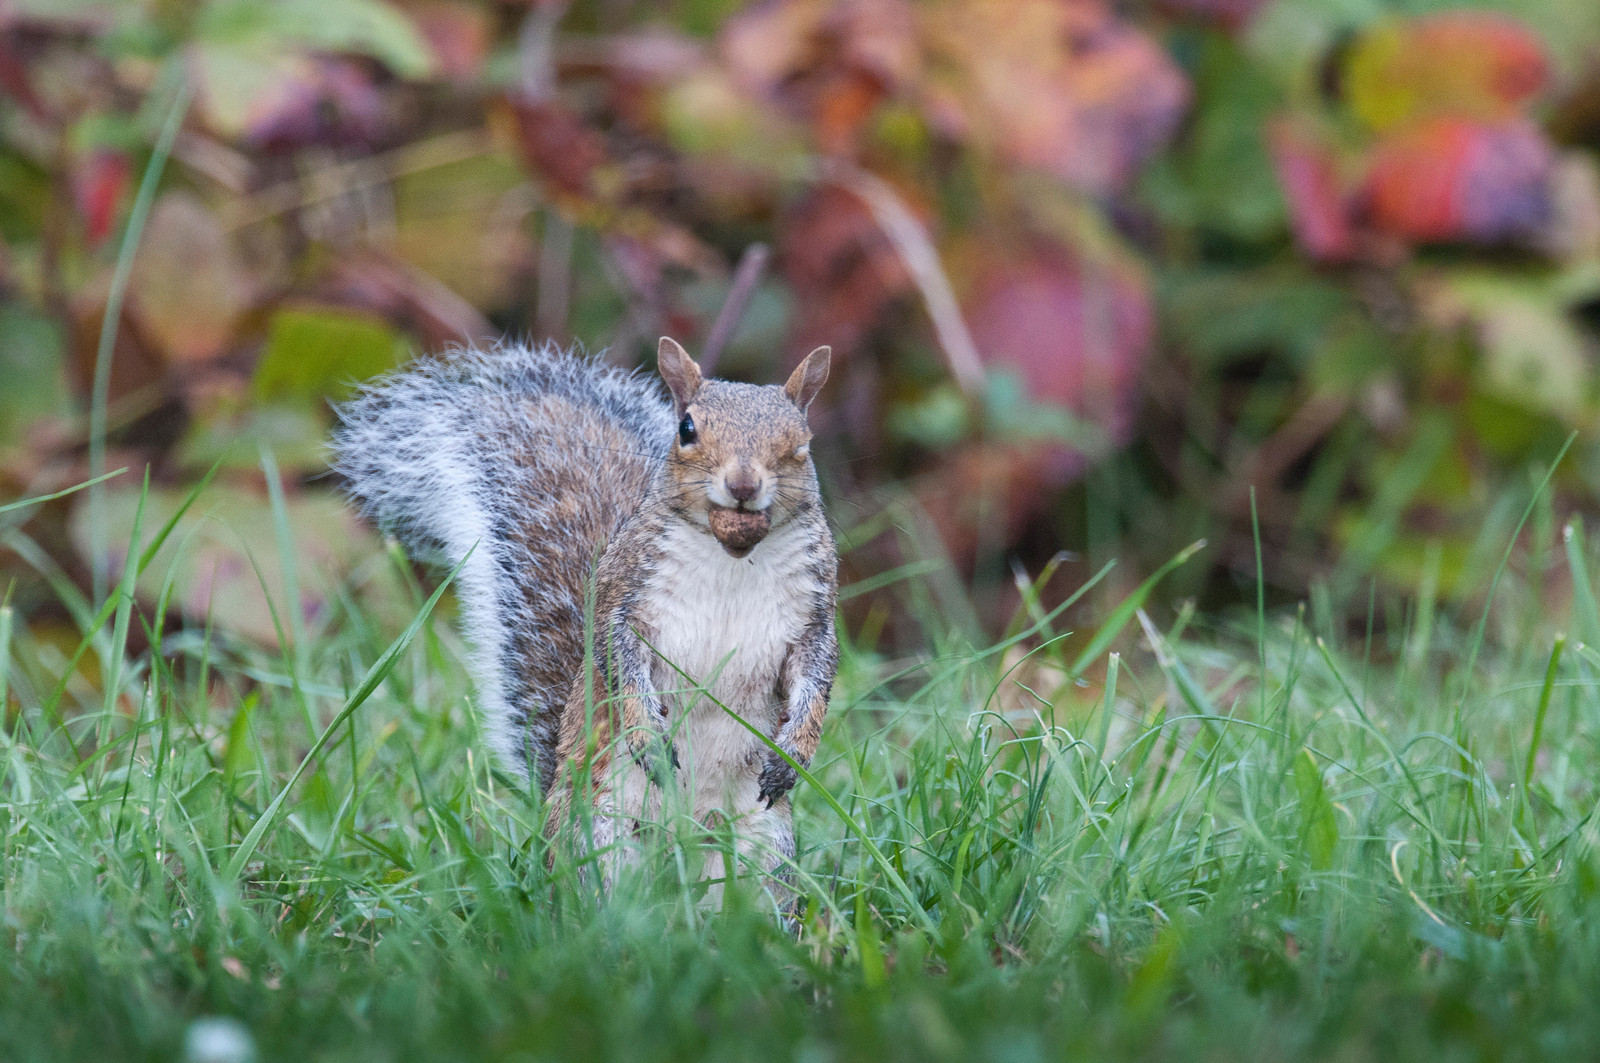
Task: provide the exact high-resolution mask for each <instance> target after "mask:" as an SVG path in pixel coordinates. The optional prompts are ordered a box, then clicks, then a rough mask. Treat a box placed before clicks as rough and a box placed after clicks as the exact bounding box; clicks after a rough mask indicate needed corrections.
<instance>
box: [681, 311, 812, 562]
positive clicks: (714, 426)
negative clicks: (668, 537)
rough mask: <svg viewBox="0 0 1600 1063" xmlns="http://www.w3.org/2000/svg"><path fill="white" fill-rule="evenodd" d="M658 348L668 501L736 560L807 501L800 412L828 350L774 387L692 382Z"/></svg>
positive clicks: (692, 373) (806, 437) (807, 458)
mask: <svg viewBox="0 0 1600 1063" xmlns="http://www.w3.org/2000/svg"><path fill="white" fill-rule="evenodd" d="M658 351H659V361H660V365H661V376H662V378H663V379H664V380H666V382H667V387H668V389H669V390H671V392H672V398H673V405H674V408H675V410H676V412H677V416H678V430H677V436H676V438H675V439H674V440H673V443H672V452H671V454H670V455H669V457H668V461H667V488H668V497H669V504H670V505H671V506H672V508H673V509H674V510H675V511H676V512H677V513H678V514H679V515H680V516H682V517H684V518H685V519H686V520H689V521H690V522H692V523H694V524H697V525H699V526H700V527H703V528H706V529H707V530H708V531H710V533H711V534H712V535H714V536H716V539H717V541H718V542H719V543H721V544H722V548H723V549H724V550H726V551H727V552H728V553H729V554H731V555H733V556H734V557H744V556H745V555H746V554H748V553H749V552H750V551H751V550H754V549H755V547H756V544H757V543H759V542H761V540H762V539H764V538H766V537H767V534H768V533H769V532H771V531H772V529H773V528H775V527H779V526H781V525H782V524H784V523H785V522H786V521H788V520H789V519H790V518H791V517H793V516H794V515H795V513H796V512H798V511H799V510H800V509H802V508H804V507H805V506H807V505H809V504H811V502H812V501H813V500H814V499H815V497H816V489H817V488H816V469H815V468H814V467H813V466H812V464H811V429H810V427H809V426H808V425H807V423H806V408H807V407H808V406H810V405H811V400H812V399H814V398H815V397H816V395H817V392H818V391H820V390H821V389H822V385H823V383H824V382H825V381H826V380H827V378H828V360H829V349H828V348H827V347H819V348H817V349H816V350H815V351H812V352H811V354H810V355H809V356H807V358H806V360H805V361H804V362H802V363H801V364H800V367H799V368H798V369H796V370H795V371H794V374H793V375H792V376H791V377H790V378H789V381H788V383H786V384H784V385H783V386H782V387H776V386H773V387H759V386H757V385H755V384H733V383H728V382H726V381H721V380H702V379H701V377H700V367H699V366H697V365H696V364H695V363H694V361H693V360H691V359H690V358H689V356H688V354H687V353H685V351H684V350H683V348H682V347H680V346H679V345H678V344H677V342H675V341H674V340H671V339H668V338H666V337H662V339H661V344H660V347H659V348H658Z"/></svg>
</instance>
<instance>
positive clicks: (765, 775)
mask: <svg viewBox="0 0 1600 1063" xmlns="http://www.w3.org/2000/svg"><path fill="white" fill-rule="evenodd" d="M784 752H785V753H788V754H789V755H790V756H791V757H794V758H795V759H796V760H799V759H800V758H799V755H798V754H797V753H795V752H794V751H793V750H791V749H787V748H786V749H784ZM798 780H799V776H797V775H796V774H795V770H794V765H792V764H790V763H789V762H788V761H787V760H784V759H783V758H782V757H780V756H778V754H776V753H772V752H769V753H768V754H767V756H766V759H765V760H763V761H762V762H761V778H760V782H761V792H760V793H758V794H756V800H757V801H764V802H766V806H767V807H768V808H771V807H772V806H773V804H774V803H775V802H776V801H777V800H778V798H780V797H782V796H783V795H784V794H786V793H788V792H789V791H790V790H792V789H794V784H795V783H796V782H797V781H798Z"/></svg>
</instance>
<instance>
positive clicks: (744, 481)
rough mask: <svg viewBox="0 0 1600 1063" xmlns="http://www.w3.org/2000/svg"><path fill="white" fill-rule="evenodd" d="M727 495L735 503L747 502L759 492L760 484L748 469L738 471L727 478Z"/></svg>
mask: <svg viewBox="0 0 1600 1063" xmlns="http://www.w3.org/2000/svg"><path fill="white" fill-rule="evenodd" d="M727 483H728V494H730V495H732V496H733V497H734V499H735V500H736V501H739V502H749V501H750V500H751V499H753V498H755V497H756V495H757V494H758V493H759V492H760V490H761V484H760V482H759V481H758V480H757V479H756V478H755V475H754V474H753V473H751V472H750V470H748V469H740V470H739V471H738V472H735V473H734V474H732V475H731V476H729V477H728V481H727Z"/></svg>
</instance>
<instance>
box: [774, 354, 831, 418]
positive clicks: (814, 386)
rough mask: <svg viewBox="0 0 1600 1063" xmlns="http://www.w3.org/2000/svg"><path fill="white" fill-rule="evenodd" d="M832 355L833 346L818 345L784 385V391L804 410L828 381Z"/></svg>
mask: <svg viewBox="0 0 1600 1063" xmlns="http://www.w3.org/2000/svg"><path fill="white" fill-rule="evenodd" d="M832 357H833V348H832V347H818V348H817V349H816V350H814V351H812V352H811V353H810V354H808V355H806V360H805V361H803V362H801V363H800V364H799V365H798V366H796V367H795V371H794V372H793V373H791V374H789V382H788V383H787V384H785V385H783V393H784V394H785V395H787V396H789V398H790V399H792V400H794V404H795V405H796V406H798V407H800V408H801V409H802V410H804V409H805V408H806V407H807V406H810V405H811V400H812V399H814V398H816V397H817V392H819V391H821V390H822V385H824V384H826V383H827V382H828V363H829V361H830V360H831V359H832Z"/></svg>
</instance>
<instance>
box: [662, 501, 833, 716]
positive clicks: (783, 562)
mask: <svg viewBox="0 0 1600 1063" xmlns="http://www.w3.org/2000/svg"><path fill="white" fill-rule="evenodd" d="M788 531H789V529H786V528H779V529H778V530H777V531H775V532H774V533H773V534H772V535H771V536H770V537H769V538H768V539H767V540H765V541H764V542H762V543H761V544H760V545H758V546H757V547H756V548H755V550H754V551H753V552H751V554H750V555H749V556H748V557H745V558H742V559H740V558H733V557H729V556H728V554H727V553H726V552H724V551H723V549H722V547H721V546H719V545H718V544H717V542H716V540H715V539H713V538H711V536H709V535H707V534H705V533H703V532H700V531H696V530H695V529H693V528H689V527H687V526H684V525H676V524H675V525H674V526H673V527H672V528H671V530H669V531H668V533H667V541H666V542H665V543H664V544H663V546H664V549H663V551H662V554H663V559H662V561H661V563H660V564H659V565H658V566H657V568H656V571H655V573H654V576H653V577H652V579H651V580H650V592H649V598H650V601H649V603H648V606H647V613H648V619H649V621H650V626H651V628H652V629H653V630H654V633H655V638H656V642H655V646H656V650H657V651H658V653H659V654H660V656H661V658H662V659H663V661H664V662H668V663H667V664H666V666H665V668H664V672H665V675H663V676H660V677H659V680H667V677H676V676H677V673H676V671H675V670H674V669H673V668H672V666H673V665H675V666H676V667H677V668H679V669H682V670H683V671H684V672H686V673H688V674H689V675H690V676H692V677H693V678H694V680H695V681H697V682H700V683H704V684H706V685H707V686H708V687H709V689H711V690H712V691H713V692H714V693H716V694H717V696H718V697H719V698H721V699H722V700H724V701H725V702H726V701H728V699H729V698H732V699H734V700H736V701H738V702H739V703H740V705H741V706H744V707H748V708H751V709H754V708H755V707H756V706H754V705H750V704H749V702H750V701H751V700H752V698H753V697H759V698H761V699H762V700H770V697H771V692H772V687H773V685H774V684H775V683H776V681H777V677H778V671H779V669H780V668H782V666H783V659H784V656H785V654H787V653H788V650H789V647H790V646H791V645H792V644H793V643H794V640H795V639H796V638H797V637H798V636H799V634H800V632H801V630H802V628H803V627H804V625H805V621H806V616H807V610H806V604H807V597H806V592H807V588H806V586H805V584H806V578H805V574H804V572H805V561H806V558H805V551H804V543H803V541H801V537H800V536H798V535H792V534H787V532H788ZM668 682H670V688H671V689H679V688H682V687H684V686H688V685H689V684H688V683H686V682H685V681H684V680H683V679H682V677H676V678H675V679H673V680H668ZM662 685H663V686H664V687H665V686H666V685H667V683H665V682H664V683H663V684H662ZM728 707H729V708H735V709H737V708H738V707H739V706H735V705H733V704H729V705H728ZM752 722H754V721H752Z"/></svg>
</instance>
